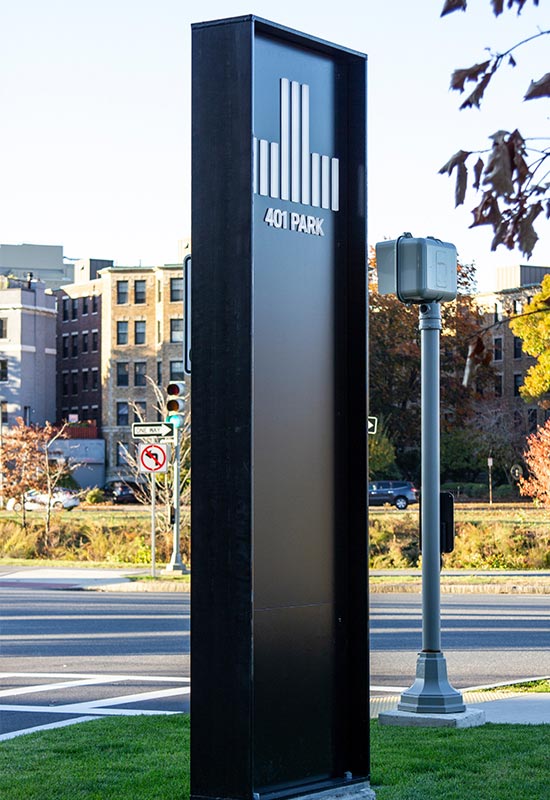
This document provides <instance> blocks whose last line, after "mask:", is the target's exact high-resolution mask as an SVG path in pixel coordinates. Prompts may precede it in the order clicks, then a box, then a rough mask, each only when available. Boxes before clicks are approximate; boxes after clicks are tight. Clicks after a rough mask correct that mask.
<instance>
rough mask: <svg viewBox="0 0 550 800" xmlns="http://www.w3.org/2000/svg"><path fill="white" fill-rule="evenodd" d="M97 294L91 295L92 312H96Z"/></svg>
mask: <svg viewBox="0 0 550 800" xmlns="http://www.w3.org/2000/svg"><path fill="white" fill-rule="evenodd" d="M97 305H98V303H97V294H93V295H92V314H97Z"/></svg>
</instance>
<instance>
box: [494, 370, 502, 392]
mask: <svg viewBox="0 0 550 800" xmlns="http://www.w3.org/2000/svg"><path fill="white" fill-rule="evenodd" d="M495 397H502V375H495Z"/></svg>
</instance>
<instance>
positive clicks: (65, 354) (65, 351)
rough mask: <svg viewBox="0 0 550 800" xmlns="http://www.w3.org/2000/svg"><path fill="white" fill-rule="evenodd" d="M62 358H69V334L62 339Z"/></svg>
mask: <svg viewBox="0 0 550 800" xmlns="http://www.w3.org/2000/svg"><path fill="white" fill-rule="evenodd" d="M61 356H62V358H69V334H68V333H66V334H64V335H63V338H62V339H61Z"/></svg>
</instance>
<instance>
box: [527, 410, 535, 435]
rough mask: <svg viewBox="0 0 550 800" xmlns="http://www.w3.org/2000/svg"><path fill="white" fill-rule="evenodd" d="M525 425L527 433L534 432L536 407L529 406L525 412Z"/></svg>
mask: <svg viewBox="0 0 550 800" xmlns="http://www.w3.org/2000/svg"><path fill="white" fill-rule="evenodd" d="M527 425H528V428H529V430H528V433H535V431H536V430H537V409H536V408H530V409H529V410H528V412H527Z"/></svg>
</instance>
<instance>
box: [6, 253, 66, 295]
mask: <svg viewBox="0 0 550 800" xmlns="http://www.w3.org/2000/svg"><path fill="white" fill-rule="evenodd" d="M29 274H30V277H31V278H36V279H38V280H40V281H42V282H43V283H44V286H45V288H46V289H58V288H59V287H60V286H63V285H64V284H66V283H73V281H74V279H75V278H74V266H73V264H71V263H65V260H64V258H63V247H61V246H59V245H49V244H0V275H6V276H11V277H14V278H20V279H22V280H23V279H27V278H28V277H29Z"/></svg>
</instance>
